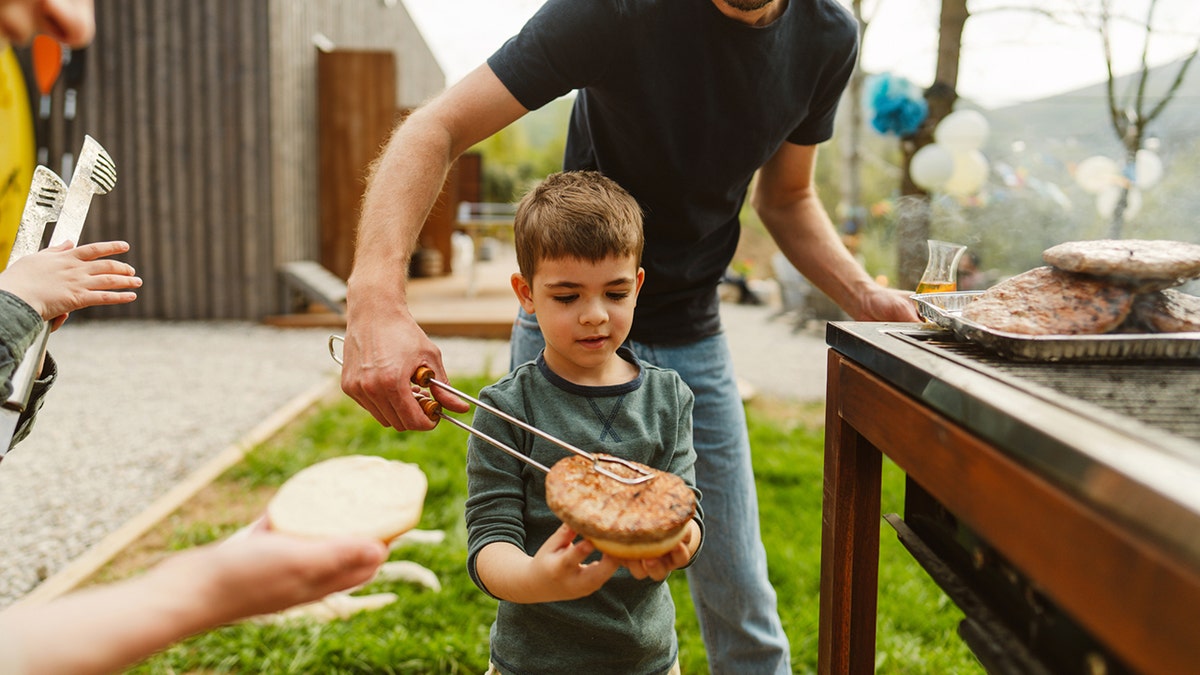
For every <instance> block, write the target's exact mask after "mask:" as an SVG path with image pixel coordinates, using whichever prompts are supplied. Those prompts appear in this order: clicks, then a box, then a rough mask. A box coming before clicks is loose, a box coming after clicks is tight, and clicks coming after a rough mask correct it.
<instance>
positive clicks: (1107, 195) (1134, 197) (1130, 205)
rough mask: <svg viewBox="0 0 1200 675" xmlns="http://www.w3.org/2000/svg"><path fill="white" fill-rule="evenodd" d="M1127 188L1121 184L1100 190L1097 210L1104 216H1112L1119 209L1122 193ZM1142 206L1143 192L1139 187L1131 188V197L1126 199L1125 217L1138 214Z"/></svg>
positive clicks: (1097, 197) (1097, 196)
mask: <svg viewBox="0 0 1200 675" xmlns="http://www.w3.org/2000/svg"><path fill="white" fill-rule="evenodd" d="M1124 191H1125V188H1123V187H1121V186H1120V185H1110V186H1108V187H1106V188H1104V189H1103V190H1101V191H1100V194H1098V195H1096V212H1097V213H1099V214H1100V216H1101V217H1102V218H1112V215H1113V213H1114V212H1116V210H1117V202H1118V201H1120V199H1121V193H1122V192H1124ZM1141 208H1142V193H1141V191H1140V190H1138V189H1137V188H1129V197H1128V198H1127V199H1126V200H1125V213H1124V214H1123V216H1122V217H1123V218H1125V219H1126V220H1128V219H1130V218H1132V217H1134V216H1136V215H1137V213H1138V211H1140V210H1141Z"/></svg>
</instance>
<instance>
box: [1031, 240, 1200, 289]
mask: <svg viewBox="0 0 1200 675" xmlns="http://www.w3.org/2000/svg"><path fill="white" fill-rule="evenodd" d="M1042 260H1044V261H1045V262H1046V263H1048V264H1050V265H1053V266H1054V267H1057V268H1059V269H1061V270H1065V271H1067V272H1078V273H1080V274H1092V275H1095V276H1102V277H1107V278H1108V279H1109V280H1111V281H1112V282H1113V283H1117V284H1121V285H1125V286H1129V287H1130V288H1133V289H1135V290H1137V291H1140V292H1149V291H1156V290H1161V289H1164V288H1170V287H1171V286H1178V285H1179V284H1181V283H1183V282H1184V281H1187V280H1188V279H1195V278H1200V244H1189V243H1186V242H1181V241H1167V240H1158V239H1156V240H1147V239H1095V240H1091V241H1069V242H1065V243H1062V244H1058V245H1057V246H1051V247H1050V248H1048V249H1046V250H1045V251H1043V252H1042Z"/></svg>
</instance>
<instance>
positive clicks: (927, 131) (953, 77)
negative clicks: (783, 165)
mask: <svg viewBox="0 0 1200 675" xmlns="http://www.w3.org/2000/svg"><path fill="white" fill-rule="evenodd" d="M969 16H970V13H969V12H968V10H967V0H942V11H941V18H940V20H939V24H938V55H937V64H936V65H935V67H934V77H933V84H932V85H931V86H930V87H929V89H927V90H926V91H925V100H926V102H927V103H928V104H929V116H928V117H926V118H925V121H924V122H923V123H922V124H921V126H920V128H918V129H917V131H916V133H914V134H913V135H911V136H908V137H905V138H903V139H901V141H900V149H901V151H902V153H903V168H904V177H903V178H902V179H901V182H900V194H901V197H902V199H901V204H905V203H915V204H918V205H923V208H921V209H920V213H923V214H928V213H929V209H928V203H929V194H928V193H927V192H925V190H923V189H921V188H920V187H918V186H917V184H916V183H914V182H913V180H912V175H911V173H910V171H909V168H910V166H911V164H912V158H913V155H915V154H916V152H917V151H918V150H920V149H921V148H923V147H925V146H926V145H929V144H930V143H932V142H933V130H934V129H935V128H937V125H938V122H940V121H942V118H944V117H945V116H946V115H949V114H950V113H951V112H953V110H954V103H955V101H957V100H958V91H957V87H958V63H959V58H960V56H961V54H962V33H963V26H964V25H965V24H966V23H967V18H968V17H969ZM904 198H910V199H904ZM913 198H915V199H913ZM898 223H899V225H898V230H897V233H896V234H897V236H896V241H897V245H898V246H897V248H898V250H897V255H898V270H899V271H898V274H899V285H900V287H901V288H916V286H917V282H918V281H920V280H921V272H922V271H923V270H924V268H925V240H927V239H929V226H930V223H929V218H928V217H927V216H922V215H918V216H917V217H907V218H900V219H899V221H898Z"/></svg>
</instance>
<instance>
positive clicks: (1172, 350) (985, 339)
mask: <svg viewBox="0 0 1200 675" xmlns="http://www.w3.org/2000/svg"><path fill="white" fill-rule="evenodd" d="M982 293H983V291H958V292H952V293H916V294H914V295H913V296H912V299H913V301H915V302H916V303H917V311H918V313H920V315H921V317H922V318H924V319H925V320H927V321H929V322H931V323H934V324H936V325H938V326H939V327H941V328H944V329H946V330H948V331H952V332H953V333H954V334H955V335H956V336H958V338H959V339H960V340H966V341H968V342H975V343H977V344H979V345H981V346H983V347H985V348H987V349H988V350H990V351H993V352H995V353H997V354H999V355H1000V356H1003V357H1005V358H1009V359H1013V360H1015V361H1126V360H1160V359H1171V360H1175V359H1200V333H1103V334H1100V335H1024V334H1021V333H1009V332H1007V331H1001V330H995V329H992V328H988V327H987V326H984V325H982V324H978V323H976V322H974V321H970V320H968V319H964V318H963V317H962V310H963V307H965V306H966V305H967V304H968V303H969V302H971V301H972V300H974V299H975V297H976V296H978V295H980V294H982Z"/></svg>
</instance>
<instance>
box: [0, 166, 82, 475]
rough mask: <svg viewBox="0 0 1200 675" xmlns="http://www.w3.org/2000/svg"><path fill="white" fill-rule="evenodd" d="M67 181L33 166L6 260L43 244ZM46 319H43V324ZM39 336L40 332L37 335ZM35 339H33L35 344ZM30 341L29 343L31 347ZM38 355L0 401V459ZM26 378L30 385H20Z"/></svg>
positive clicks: (20, 366)
mask: <svg viewBox="0 0 1200 675" xmlns="http://www.w3.org/2000/svg"><path fill="white" fill-rule="evenodd" d="M66 194H67V185H66V183H64V182H63V180H62V179H61V178H59V177H58V175H57V174H55V173H54V172H53V171H51V170H50V169H47V168H46V167H44V166H38V167H37V168H36V169H34V170H33V180H32V181H31V183H30V185H29V196H28V197H26V198H25V209H24V211H22V212H21V223H20V225H18V226H17V236H16V237H15V238H14V239H13V246H12V252H11V253H9V255H8V264H9V265H12V264H13V263H15V262H16V261H18V260H20V259H21V258H24V257H25V256H27V255H29V254H30V253H33V252H35V251H37V250H38V248H39V247H40V246H41V245H42V235H43V233H44V232H45V230H46V225H47V224H48V223H52V222H54V221H56V220H58V216H59V212H61V211H62V207H63V202H64V201H65V199H66ZM44 325H45V323H44V322H43V326H44ZM39 338H40V335H39ZM37 342H38V340H34V345H36V344H37ZM32 350H33V345H31V346H30V351H32ZM39 363H41V359H31V358H30V355H29V351H27V352H26V354H25V358H23V359H22V360H21V362H20V363H18V364H17V368H16V370H15V371H14V372H13V377H12V382H13V389H12V392H11V393H10V394H9V397H8V399H7V400H6V401H4V402H3V404H0V459H2V458H3V457H4V455H6V454H7V453H8V449H9V447H11V446H12V439H13V436H14V435H15V434H16V433H17V423H18V422H20V420H21V413H23V412H25V407H26V406H27V405H29V394H30V391H31V390H32V389H33V380H34V379H36V378H37V373H35V372H34V370H36V369H37V367H38V364H39ZM24 382H29V386H21V384H22V383H24Z"/></svg>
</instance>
